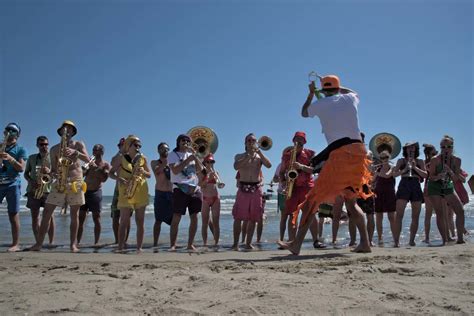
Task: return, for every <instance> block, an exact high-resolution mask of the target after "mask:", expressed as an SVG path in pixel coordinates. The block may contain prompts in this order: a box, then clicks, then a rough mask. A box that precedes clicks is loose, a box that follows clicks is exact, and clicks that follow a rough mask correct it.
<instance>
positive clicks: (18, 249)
mask: <svg viewBox="0 0 474 316" xmlns="http://www.w3.org/2000/svg"><path fill="white" fill-rule="evenodd" d="M20 250H21V249H20V246H18V245H14V246H11V247H10V248H8V250H7V251H8V252H17V251H20Z"/></svg>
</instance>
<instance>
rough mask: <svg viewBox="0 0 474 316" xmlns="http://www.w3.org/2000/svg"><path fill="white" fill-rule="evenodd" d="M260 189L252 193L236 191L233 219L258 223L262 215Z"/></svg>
mask: <svg viewBox="0 0 474 316" xmlns="http://www.w3.org/2000/svg"><path fill="white" fill-rule="evenodd" d="M262 196H263V193H262V188H261V187H259V188H258V189H257V190H255V191H254V192H244V191H243V190H242V189H239V190H238V191H237V196H236V198H235V203H234V207H233V209H232V215H233V216H234V219H236V220H241V221H248V220H250V221H254V222H258V221H260V220H261V219H262V215H263V202H262V200H263V199H262Z"/></svg>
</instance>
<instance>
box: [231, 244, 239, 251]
mask: <svg viewBox="0 0 474 316" xmlns="http://www.w3.org/2000/svg"><path fill="white" fill-rule="evenodd" d="M230 249H231V250H233V251H239V250H240V249H239V245H232V248H230Z"/></svg>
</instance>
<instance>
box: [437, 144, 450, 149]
mask: <svg viewBox="0 0 474 316" xmlns="http://www.w3.org/2000/svg"><path fill="white" fill-rule="evenodd" d="M440 147H441V149H451V148H453V145H446V146H440Z"/></svg>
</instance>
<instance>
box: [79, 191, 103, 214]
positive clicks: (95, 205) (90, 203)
mask: <svg viewBox="0 0 474 316" xmlns="http://www.w3.org/2000/svg"><path fill="white" fill-rule="evenodd" d="M84 198H85V200H86V203H85V204H84V205H82V206H81V211H86V212H93V213H100V211H101V210H102V190H101V189H99V190H90V191H89V190H88V191H86V193H85V194H84Z"/></svg>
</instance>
